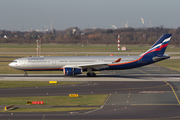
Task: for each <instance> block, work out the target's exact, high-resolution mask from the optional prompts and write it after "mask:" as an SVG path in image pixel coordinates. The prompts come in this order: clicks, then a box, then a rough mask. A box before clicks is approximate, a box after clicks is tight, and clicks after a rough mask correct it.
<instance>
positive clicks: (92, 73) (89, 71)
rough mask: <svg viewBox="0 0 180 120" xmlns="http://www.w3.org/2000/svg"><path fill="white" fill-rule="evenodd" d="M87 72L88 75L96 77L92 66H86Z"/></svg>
mask: <svg viewBox="0 0 180 120" xmlns="http://www.w3.org/2000/svg"><path fill="white" fill-rule="evenodd" d="M87 72H88V73H87V76H88V77H96V73H94V72H92V68H88V69H87Z"/></svg>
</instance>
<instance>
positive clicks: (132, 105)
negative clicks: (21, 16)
mask: <svg viewBox="0 0 180 120" xmlns="http://www.w3.org/2000/svg"><path fill="white" fill-rule="evenodd" d="M0 80H1V81H2V80H3V81H4V80H5V81H7V80H10V81H12V80H14V81H17V80H20V81H21V80H22V81H26V80H27V81H49V80H57V81H85V83H84V84H79V85H63V86H48V87H47V86H46V87H30V88H8V89H7V88H6V89H5V88H4V89H0V97H22V96H61V95H69V94H70V93H76V94H79V95H84V94H86V95H88V94H109V96H108V98H107V99H106V101H105V102H104V104H103V105H102V106H99V109H95V110H85V111H68V112H46V113H39V112H38V113H27V112H23V113H17V112H13V110H12V112H0V119H1V120H9V119H10V120H15V119H17V120H19V119H33V120H36V119H38V120H39V119H41V120H42V119H46V120H54V119H158V120H159V119H163V120H165V119H180V114H179V109H180V101H179V98H180V72H178V71H174V70H171V69H168V68H164V67H160V66H157V65H154V64H152V65H148V66H145V67H140V68H135V69H130V70H122V71H102V72H101V73H99V74H97V77H86V75H77V76H75V77H65V76H63V75H35V74H33V75H29V77H24V76H23V75H14V74H11V75H0ZM47 93H48V95H47ZM3 107H4V106H0V108H3ZM17 107H26V106H17ZM44 107H54V106H44ZM56 107H62V106H56ZM66 107H68V106H66ZM79 107H82V106H79ZM96 107H97V106H96ZM11 113H13V114H11Z"/></svg>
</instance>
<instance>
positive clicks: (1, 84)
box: [0, 81, 84, 88]
mask: <svg viewBox="0 0 180 120" xmlns="http://www.w3.org/2000/svg"><path fill="white" fill-rule="evenodd" d="M82 83H84V82H60V81H58V82H57V84H53V83H51V84H50V83H49V81H0V88H21V87H37V86H38V87H39V86H55V85H74V84H82Z"/></svg>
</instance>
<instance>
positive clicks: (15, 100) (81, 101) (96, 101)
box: [0, 94, 108, 106]
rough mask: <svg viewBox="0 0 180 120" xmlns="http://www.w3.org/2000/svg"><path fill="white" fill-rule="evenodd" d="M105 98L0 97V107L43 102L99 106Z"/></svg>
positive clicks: (97, 96)
mask: <svg viewBox="0 0 180 120" xmlns="http://www.w3.org/2000/svg"><path fill="white" fill-rule="evenodd" d="M107 97H108V95H107V94H102V95H79V96H78V97H69V95H66V96H41V97H39V96H38V97H0V105H11V104H13V105H26V102H27V101H44V105H54V106H78V105H88V106H100V105H102V104H103V103H104V101H105V100H106V98H107ZM34 106H36V105H34Z"/></svg>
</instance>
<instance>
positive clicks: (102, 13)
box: [0, 0, 180, 31]
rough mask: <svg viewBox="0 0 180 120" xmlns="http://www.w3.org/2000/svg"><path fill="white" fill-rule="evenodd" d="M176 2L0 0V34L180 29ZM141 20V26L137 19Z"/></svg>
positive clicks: (178, 1) (142, 0) (162, 0)
mask: <svg viewBox="0 0 180 120" xmlns="http://www.w3.org/2000/svg"><path fill="white" fill-rule="evenodd" d="M179 11H180V0H0V15H1V17H0V30H19V31H22V29H23V31H25V30H31V29H32V30H35V29H46V28H48V29H51V22H52V24H53V27H54V28H55V29H58V30H63V29H66V28H68V27H76V26H77V27H79V28H80V29H85V28H90V27H92V24H93V25H94V27H95V28H112V25H115V26H116V27H117V28H121V27H122V20H123V23H124V25H123V26H124V27H125V23H126V22H127V21H129V22H128V24H127V25H128V26H129V27H134V28H137V27H143V26H144V27H149V21H150V20H151V26H152V27H159V26H161V25H163V26H164V27H166V28H177V27H179V26H180V15H179ZM141 17H142V18H143V19H144V25H143V23H142V20H141V19H140V18H141Z"/></svg>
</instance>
